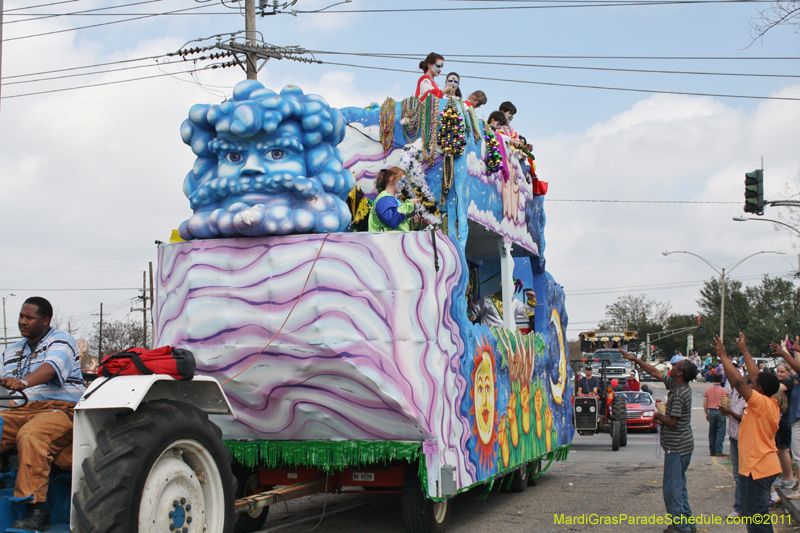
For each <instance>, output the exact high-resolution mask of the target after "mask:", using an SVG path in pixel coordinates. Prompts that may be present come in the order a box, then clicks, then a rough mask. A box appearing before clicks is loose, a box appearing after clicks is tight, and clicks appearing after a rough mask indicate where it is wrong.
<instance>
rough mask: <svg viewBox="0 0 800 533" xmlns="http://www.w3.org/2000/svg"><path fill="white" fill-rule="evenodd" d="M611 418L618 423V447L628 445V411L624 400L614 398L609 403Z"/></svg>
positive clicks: (619, 397)
mask: <svg viewBox="0 0 800 533" xmlns="http://www.w3.org/2000/svg"><path fill="white" fill-rule="evenodd" d="M611 418H612V419H613V420H616V421H618V422H619V445H620V446H623V447H624V446H627V445H628V411H627V407H626V405H625V398H623V397H622V396H614V399H613V400H612V401H611Z"/></svg>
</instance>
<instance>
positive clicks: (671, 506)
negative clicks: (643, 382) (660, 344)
mask: <svg viewBox="0 0 800 533" xmlns="http://www.w3.org/2000/svg"><path fill="white" fill-rule="evenodd" d="M619 351H620V353H621V354H622V357H624V358H625V359H628V360H629V361H632V362H633V363H635V364H636V365H637V366H639V367H640V368H641V369H642V370H644V371H645V372H647V373H648V374H650V375H651V376H653V377H654V378H655V379H658V380H661V381H662V382H663V383H664V385H665V386H666V388H667V390H668V391H669V395H668V396H667V406H666V407H667V408H666V412H665V414H663V415H662V414H661V413H656V414H655V419H656V421H657V422H659V423H660V424H661V425H662V426H663V428H662V429H661V447H662V448H663V449H664V483H663V489H662V490H663V494H664V506H665V507H666V508H667V513H668V514H670V515H671V516H672V525H671V526H670V528H672V529H667V531H670V532H671V531H696V530H697V526H695V524H694V518H693V517H692V509H691V508H690V507H689V493H688V491H687V490H686V469H687V468H689V463H690V462H691V461H692V452H694V436H693V435H692V389H691V388H689V383H690V382H691V381H692V380H693V379H694V378H695V377H697V367H696V366H695V365H694V364H693V363H692V362H691V361H689V360H688V359H682V360H681V361H679V362H678V363H676V364H675V366H673V367H672V370H670V375H668V376H667V375H664V374H662V373H661V371H659V370H658V369H657V368H656V367H654V366H653V365H651V364H649V363H645V362H644V361H642V360H641V359H638V358H636V357H634V356H632V355H631V354H629V353H628V352H626V351H625V350H623V349H621V348H620V349H619Z"/></svg>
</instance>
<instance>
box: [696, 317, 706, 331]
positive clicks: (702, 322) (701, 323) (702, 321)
mask: <svg viewBox="0 0 800 533" xmlns="http://www.w3.org/2000/svg"><path fill="white" fill-rule="evenodd" d="M697 329H699V330H700V331H704V330H705V329H706V317H704V316H699V317H697Z"/></svg>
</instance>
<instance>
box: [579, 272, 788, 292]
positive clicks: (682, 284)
mask: <svg viewBox="0 0 800 533" xmlns="http://www.w3.org/2000/svg"><path fill="white" fill-rule="evenodd" d="M794 272H795V271H794V270H789V271H782V272H767V273H766V274H755V275H749V276H741V277H737V278H728V279H729V280H737V281H745V280H753V279H761V278H763V277H764V276H765V275H772V274H778V275H780V276H786V275H789V274H794ZM707 281H708V280H700V281H684V282H675V283H657V284H654V285H631V286H622V287H606V288H603V289H576V290H565V293H566V295H567V296H593V295H600V294H612V293H616V292H631V291H641V290H665V289H682V288H687V287H693V286H697V285H702V284H703V283H706V282H707Z"/></svg>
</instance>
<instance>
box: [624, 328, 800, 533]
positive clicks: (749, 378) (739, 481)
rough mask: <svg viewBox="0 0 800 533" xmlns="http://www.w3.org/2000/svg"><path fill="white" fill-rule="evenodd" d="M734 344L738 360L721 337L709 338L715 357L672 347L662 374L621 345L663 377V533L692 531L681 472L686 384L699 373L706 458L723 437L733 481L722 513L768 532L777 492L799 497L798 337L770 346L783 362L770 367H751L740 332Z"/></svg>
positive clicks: (690, 447)
mask: <svg viewBox="0 0 800 533" xmlns="http://www.w3.org/2000/svg"><path fill="white" fill-rule="evenodd" d="M736 344H737V345H738V347H739V350H740V351H741V358H740V360H739V361H735V360H733V359H731V358H730V357H729V356H728V353H727V351H726V349H725V347H724V345H723V343H722V341H721V340H720V338H719V337H716V338H715V345H714V351H715V356H716V357H712V356H711V354H707V356H706V358H705V360H704V361H703V360H701V359H700V356H699V354H698V353H697V352H696V351H694V352H690V355H689V356H688V357H685V356H683V355H682V354H681V353H680V352H679V351H676V352H675V354H674V355H673V356H672V358H671V359H670V363H671V364H672V369H671V370H670V372H669V374H668V375H667V374H662V373H661V372H660V371H659V370H658V369H657V368H655V367H654V366H652V365H650V364H648V363H646V362H644V361H641V360H639V359H637V358H636V357H634V356H632V355H630V354H628V353H627V352H625V351H623V350H620V351H621V352H622V354H623V357H625V358H626V359H629V360H631V361H633V362H634V363H636V364H637V365H638V366H640V367H641V368H642V369H643V370H645V371H646V372H648V373H650V374H651V375H652V376H653V377H654V378H656V379H658V380H661V381H663V383H664V384H665V386H666V388H667V391H668V396H667V401H666V402H665V407H666V408H665V409H664V411H663V412H661V413H658V414H656V419H657V421H658V423H659V424H660V425H661V430H660V431H661V447H662V448H663V449H664V483H663V496H664V504H665V507H666V510H667V513H668V514H669V515H670V516H671V517H672V524H671V525H670V526H669V527H668V528H667V529H666V530H665V533H672V532H676V531H696V530H697V525H696V524H695V519H694V518H693V515H692V511H691V508H690V506H689V496H688V492H687V490H686V469H687V468H688V466H689V463H690V462H691V459H692V454H693V453H694V436H693V434H692V429H691V409H692V393H691V389H690V388H689V383H690V382H691V381H692V380H693V379H695V378H696V377H697V376H698V375H705V377H706V380H707V381H708V382H710V384H711V385H710V386H709V387H708V388H706V390H705V393H704V396H703V410H704V412H705V416H706V420H707V421H708V423H709V430H708V431H709V434H708V440H709V455H711V456H724V455H725V454H724V453H723V444H724V440H725V435H726V434H727V436H728V441H729V449H730V459H731V466H732V469H733V476H734V480H735V495H734V502H733V510H732V512H731V513H730V514H729V515H728V518H729V519H731V520H734V519H738V518H739V517H742V518H744V520H743V522H742V523H744V524H746V525H747V530H748V532H749V533H756V532H758V533H761V532H765V533H766V532H771V531H773V529H772V525H771V522H770V520H768V519H767V520H765V519H762V518H761V517H768V515H769V510H770V506H771V505H772V503H773V502H774V501H775V500H776V499H777V494H776V492H775V489H784V490H786V491H787V492H786V498H787V499H790V500H797V499H800V491H798V490H797V483H798V480H797V476H796V475H795V474H794V472H793V464H792V461H793V460H794V461H795V463H797V466H798V467H800V393H794V385H795V384H796V383H797V380H798V379H800V378H799V377H798V375H799V374H800V337H798V338H797V339H796V343H795V344H792V343H791V342H789V340H788V338H787V339H785V340H784V341H783V342H782V343H780V344H775V343H773V344H772V345H771V349H772V351H773V354H774V355H775V356H778V357H780V358H782V359H783V362H781V363H779V364H778V365H777V366H776V367H775V368H774V369H772V370H769V369H767V368H766V367H765V366H764V365H763V364H756V362H755V360H754V359H753V357H752V355H751V354H750V352H749V351H748V348H747V343H746V340H745V336H744V334H742V333H740V334H739V337H738V338H737V339H736ZM798 390H799V391H800V389H798ZM748 519H749V520H748Z"/></svg>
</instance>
